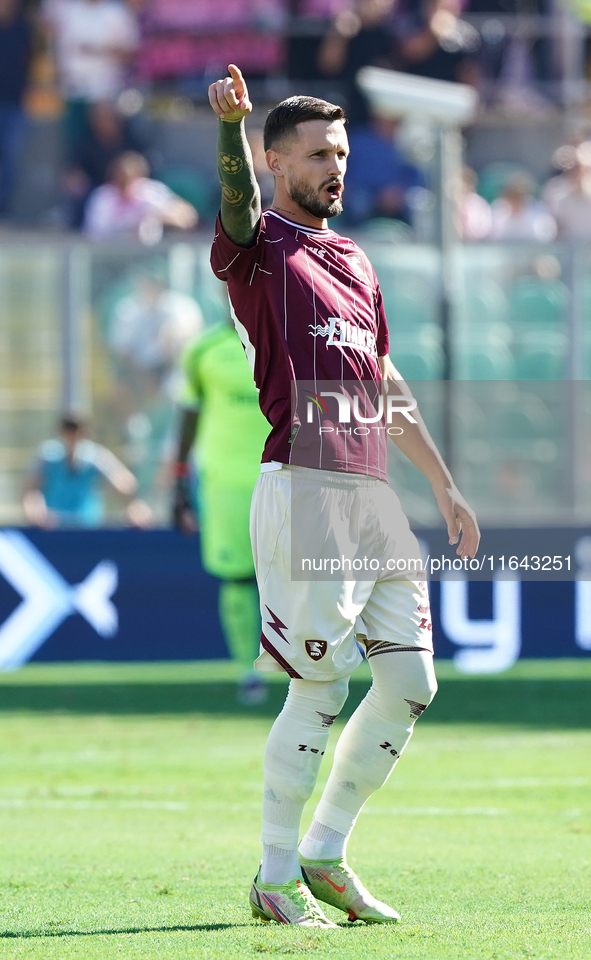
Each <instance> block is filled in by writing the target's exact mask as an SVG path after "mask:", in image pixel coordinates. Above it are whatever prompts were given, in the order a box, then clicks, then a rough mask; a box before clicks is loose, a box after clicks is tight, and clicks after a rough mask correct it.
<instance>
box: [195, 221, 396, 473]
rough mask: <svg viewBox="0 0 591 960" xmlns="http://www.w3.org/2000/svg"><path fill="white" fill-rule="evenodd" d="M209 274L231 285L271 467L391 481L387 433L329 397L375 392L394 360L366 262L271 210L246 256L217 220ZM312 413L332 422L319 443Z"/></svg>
mask: <svg viewBox="0 0 591 960" xmlns="http://www.w3.org/2000/svg"><path fill="white" fill-rule="evenodd" d="M211 264H212V267H213V270H214V272H215V274H216V276H218V277H219V278H220V279H221V280H225V281H227V284H228V295H229V298H230V304H231V307H232V312H233V317H234V323H235V325H236V329H237V330H238V333H239V335H240V338H241V340H242V343H243V345H244V349H245V351H246V355H247V357H248V360H249V362H250V365H251V367H252V370H253V374H254V379H255V383H256V386H257V388H258V390H259V402H260V406H261V410H262V412H263V413H264V415H265V416H266V418H267V420H268V421H269V423H270V424H271V428H272V429H271V433H270V434H269V437H268V439H267V443H266V445H265V450H264V452H263V458H262V459H263V462H269V461H272V460H276V461H279V462H281V463H291V464H297V465H300V466H307V467H310V466H313V467H317V468H319V469H326V470H344V471H347V472H351V473H362V474H368V475H371V476H375V477H379V478H380V479H382V480H387V450H386V445H387V436H386V434H385V430H384V427H383V425H381V426H380V425H379V424H376V423H372V424H371V425H370V426H365V425H363V426H358V425H356V422H355V420H354V419H352V420H349V421H346V418H342V417H341V413H342V408H341V404H340V403H339V404H337V402H336V400H335V399H334V398H333V397H332V396H331V392H332V394H334V393H335V392H338V393H342V394H343V395H345V396H347V397H349V398H351V393H352V392H353V393H357V394H359V393H360V387H361V392H363V387H362V385H363V383H364V382H367V381H371V382H373V383H374V384H375V381H378V380H380V379H381V374H380V369H379V365H378V357H381V356H384V355H385V354H387V353H388V328H387V325H386V317H385V313H384V308H383V304H382V296H381V293H380V289H379V286H378V281H377V278H376V275H375V273H374V271H373V268H372V266H371V264H370V262H369V260H368V258H367V257H366V255H365V253H364V252H363V251H362V250H361V249H360V248H359V247H358V246H357V245H356V244H355V243H354V242H353V241H352V240H350V239H348V238H347V237H341V236H339V234H337V233H335V232H334V231H333V230H329V229H324V230H317V229H313V228H311V227H303V226H301V225H300V224H297V223H293V222H291V221H290V220H286V219H285V218H284V217H281V216H280V215H279V214H278V213H276V212H275V211H274V210H267V211H265V212H264V213H263V215H262V217H261V221H260V225H259V229H258V233H257V236H256V238H255V243H254V245H253V246H252V247H248V248H245V247H239V246H237V245H236V244H235V243H233V242H232V241H231V240H230V239H229V238H228V236H227V235H226V234H225V233H224V230H223V227H222V225H221V221H220V218H219V217H218V220H217V225H216V235H215V239H214V242H213V247H212V254H211ZM352 385H353V386H352ZM355 385H357V386H355ZM368 387H369V384H368ZM323 394H324V396H323ZM312 403H314V407H315V408H317V409H318V410H320V411H321V412H322V413H323V416H324V419H323V420H322V423H323V426H322V429H321V431H319V427H318V424H319V423H320V421H316V425H315V431H314V432H315V435H316V436H317V437H318V438H319V439H318V441H317V442H315V443H314V442H312V441H311V439H310V437H311V434H310V430H311V427H310V426H309V424H304V422H303V421H304V419H305V418H304V417H302V411H303V410H305V409H306V408H307V409H308V410H310V409H311V406H312ZM302 404H303V406H302ZM350 406H351V407H352V404H350ZM365 406H367V405H365ZM337 407H338V409H337ZM333 408H334V409H333ZM356 409H359V407H358V406H357V407H356ZM366 412H367V411H366ZM327 416H328V417H329V419H328V420H327ZM339 417H341V419H339ZM307 420H308V421H309V420H310V417H308V418H307ZM331 425H332V426H331Z"/></svg>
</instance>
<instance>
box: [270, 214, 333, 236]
mask: <svg viewBox="0 0 591 960" xmlns="http://www.w3.org/2000/svg"><path fill="white" fill-rule="evenodd" d="M265 216H266V217H268V216H272V217H276V218H277V220H281V221H282V222H283V223H287V224H289V226H290V227H293V228H294V229H295V230H297V231H298V232H299V233H306V234H308V235H309V236H311V237H328V236H329V234H330V233H331V231H330V230H329V228H328V227H321V228H319V227H305V226H303V225H302V224H301V223H295V222H294V221H293V220H287V219H286V217H282V216H280V214H278V213H276V212H275V210H265Z"/></svg>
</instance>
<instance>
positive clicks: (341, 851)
mask: <svg viewBox="0 0 591 960" xmlns="http://www.w3.org/2000/svg"><path fill="white" fill-rule="evenodd" d="M348 839H349V837H348V836H345V834H344V833H338V831H337V830H333V829H332V827H327V826H325V824H324V823H319V822H318V820H316V818H314V820H313V821H312V823H311V825H310V829H309V830H308V832H307V834H306V836H305V837H304V839H303V840H302V842H301V843H300V846H299V852H300V853H301V855H302V857H305V858H306V860H339V859H340V858H341V857H344V856H345V853H346V850H347V840H348Z"/></svg>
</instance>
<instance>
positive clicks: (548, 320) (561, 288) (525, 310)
mask: <svg viewBox="0 0 591 960" xmlns="http://www.w3.org/2000/svg"><path fill="white" fill-rule="evenodd" d="M568 303H569V291H568V287H567V286H566V285H565V284H564V283H562V281H561V280H552V281H549V282H547V281H544V280H539V279H538V278H537V277H522V278H521V279H519V280H517V281H516V282H515V283H514V284H513V286H512V288H511V290H510V291H509V319H510V321H511V323H512V324H516V325H518V326H519V325H524V324H533V323H535V324H538V325H540V324H545V325H547V326H554V327H557V326H559V325H560V324H561V323H563V322H564V320H565V318H566V311H567V308H568Z"/></svg>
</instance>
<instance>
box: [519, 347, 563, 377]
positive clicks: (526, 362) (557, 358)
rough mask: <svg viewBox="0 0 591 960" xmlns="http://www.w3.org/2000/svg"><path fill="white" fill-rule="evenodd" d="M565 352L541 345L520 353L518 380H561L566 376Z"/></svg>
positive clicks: (558, 348) (557, 348)
mask: <svg viewBox="0 0 591 960" xmlns="http://www.w3.org/2000/svg"><path fill="white" fill-rule="evenodd" d="M565 361H566V354H565V350H564V349H563V348H561V347H558V346H556V345H551V344H546V345H545V346H544V345H543V344H541V345H540V346H539V347H529V348H526V349H523V350H521V351H520V352H519V355H518V356H517V360H516V377H517V379H518V380H561V379H562V378H563V377H564V374H565Z"/></svg>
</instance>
